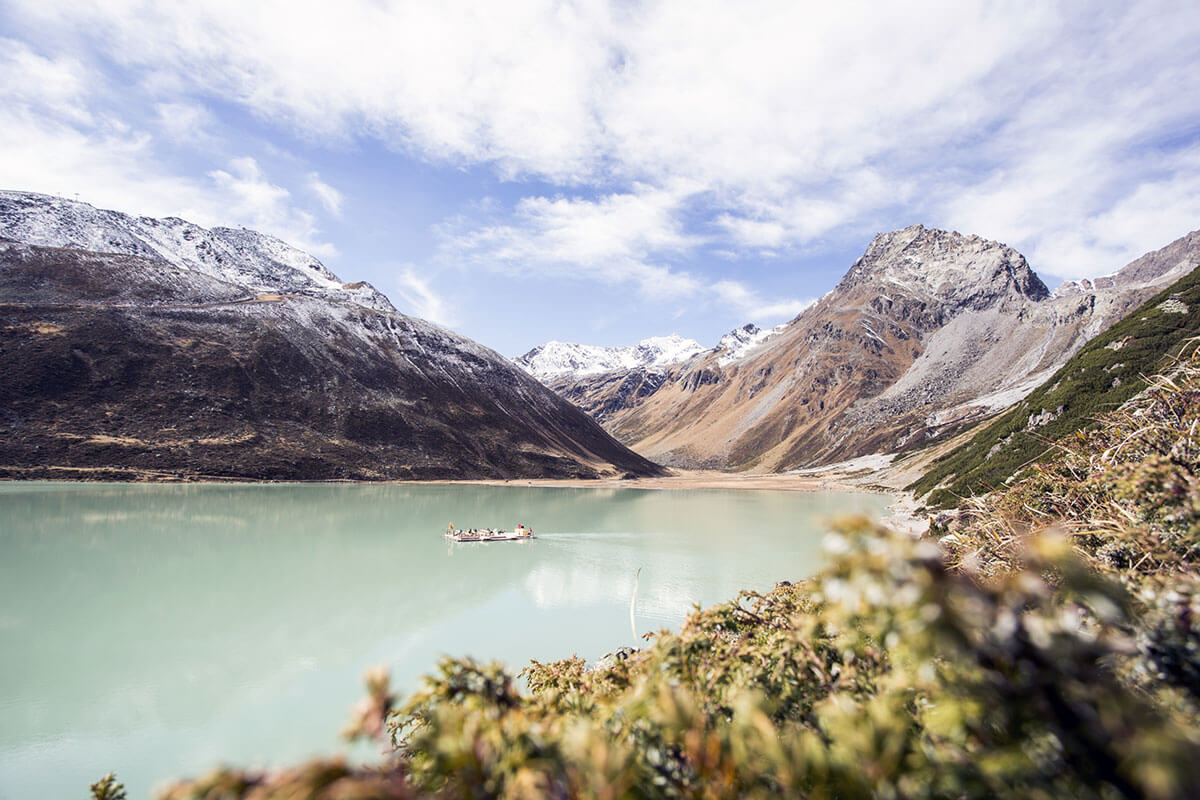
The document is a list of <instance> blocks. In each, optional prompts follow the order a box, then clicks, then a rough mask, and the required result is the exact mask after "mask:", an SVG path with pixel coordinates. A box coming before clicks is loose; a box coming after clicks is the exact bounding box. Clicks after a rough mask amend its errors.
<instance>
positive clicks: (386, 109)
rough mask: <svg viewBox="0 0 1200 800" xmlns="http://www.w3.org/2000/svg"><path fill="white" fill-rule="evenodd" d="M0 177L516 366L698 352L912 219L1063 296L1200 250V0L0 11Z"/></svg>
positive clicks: (810, 288)
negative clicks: (247, 262)
mask: <svg viewBox="0 0 1200 800" xmlns="http://www.w3.org/2000/svg"><path fill="white" fill-rule="evenodd" d="M834 6H836V7H834ZM0 187H3V188H10V189H26V190H32V191H40V192H47V193H52V194H62V195H64V196H67V197H73V196H75V195H78V196H79V198H80V199H82V200H86V201H88V202H90V203H92V204H93V205H97V206H100V207H105V208H117V209H120V210H123V211H128V212H131V213H139V214H149V215H155V216H165V215H175V216H181V217H184V218H187V219H191V220H193V221H195V222H198V223H200V224H205V225H217V224H225V225H245V226H247V227H252V228H256V229H258V230H262V231H265V232H268V233H272V234H274V235H276V236H279V237H280V238H283V239H285V240H287V241H289V242H291V243H293V244H295V245H297V246H299V247H303V248H304V249H307V250H309V251H310V252H312V253H314V254H315V255H317V256H318V257H319V258H321V259H322V260H323V261H324V262H325V263H326V264H327V265H328V266H329V267H330V268H331V269H333V270H334V271H335V272H336V273H337V274H338V275H339V276H340V277H341V278H342V279H343V280H346V281H355V280H368V281H370V282H371V283H373V284H375V286H376V287H378V288H379V289H380V290H381V291H383V292H384V293H385V294H387V295H388V296H389V297H390V298H391V299H392V301H393V302H394V303H395V305H396V306H397V307H398V308H399V309H400V310H401V311H404V312H406V313H411V314H416V315H418V316H423V317H426V318H429V319H432V320H434V321H436V322H439V323H441V324H444V325H447V326H448V327H451V328H453V329H455V330H457V331H460V332H462V333H464V334H466V335H468V336H471V337H472V338H475V339H477V340H478V341H480V342H482V343H484V344H486V345H488V346H491V347H493V348H495V349H497V350H499V351H501V352H502V353H505V354H507V355H516V354H519V353H521V352H524V351H525V350H527V349H529V348H530V347H532V346H534V345H536V344H539V343H541V342H543V341H546V340H548V339H560V340H566V341H580V342H585V343H589V344H607V345H619V344H631V343H633V342H635V341H637V340H639V339H641V338H644V337H647V336H652V335H663V334H667V333H672V332H675V333H679V334H682V335H684V336H690V337H692V338H695V339H698V340H700V341H701V342H704V343H706V344H713V343H715V342H716V339H717V338H718V337H719V336H720V335H721V334H722V333H724V332H725V331H727V330H729V329H731V328H733V327H735V326H738V325H741V324H744V323H745V322H751V321H752V322H756V323H758V324H760V325H764V326H765V325H770V324H775V323H778V322H780V321H783V320H785V319H788V318H789V317H791V316H792V315H794V314H795V313H797V311H799V310H800V309H801V308H803V307H804V305H805V303H807V302H809V301H811V300H812V299H814V298H816V297H819V296H820V295H821V294H823V293H824V292H826V291H828V290H829V289H831V288H832V287H833V285H834V284H835V283H836V282H837V280H838V279H839V278H840V277H841V275H842V274H843V273H844V272H845V271H846V269H847V268H848V267H849V266H850V264H851V263H852V262H853V261H854V259H855V258H856V257H857V256H858V255H859V254H860V253H861V252H862V251H863V249H864V248H865V247H866V245H867V243H868V242H869V241H870V238H871V236H872V235H873V234H874V233H876V232H879V231H886V230H892V229H895V228H900V227H904V226H906V225H910V224H912V223H914V222H922V223H924V224H926V225H931V226H936V227H942V228H947V229H954V230H959V231H962V232H964V233H978V234H980V235H982V236H986V237H988V238H994V239H999V240H1001V241H1004V242H1006V243H1008V244H1011V245H1012V246H1014V247H1016V248H1017V249H1018V250H1020V251H1021V252H1022V253H1024V254H1025V255H1026V257H1027V258H1028V259H1029V261H1030V263H1031V265H1032V266H1033V268H1034V269H1035V270H1037V271H1038V272H1039V274H1041V275H1042V276H1043V278H1044V279H1045V280H1046V281H1047V283H1049V284H1050V285H1051V286H1053V285H1055V284H1056V283H1057V282H1058V281H1059V280H1061V279H1064V278H1075V277H1086V276H1094V275H1100V274H1105V273H1108V272H1111V271H1113V270H1115V269H1117V268H1119V267H1120V266H1122V265H1123V264H1125V263H1127V262H1128V261H1129V260H1131V259H1133V258H1135V257H1137V256H1138V255H1141V254H1142V253H1144V252H1146V251H1148V250H1151V249H1155V248H1157V247H1160V246H1162V245H1164V244H1166V243H1167V242H1169V241H1171V240H1173V239H1175V238H1177V237H1179V236H1181V235H1183V234H1185V233H1187V232H1188V231H1191V230H1194V229H1196V228H1200V11H1197V9H1196V6H1195V3H1194V2H1154V1H1153V0H1149V1H1147V2H1138V3H1132V4H1127V3H1116V2H1109V3H1103V2H1092V3H1089V2H1069V3H1067V2H1064V3H1053V2H1045V1H1043V2H1026V3H1023V2H1007V3H994V2H970V0H962V1H960V2H942V3H932V2H913V3H905V4H885V3H857V2H840V3H837V4H831V3H812V4H809V3H798V2H776V1H775V0H769V1H768V0H762V1H758V0H743V2H732V3H714V2H706V0H693V1H692V2H686V3H638V2H609V3H605V2H595V1H593V0H579V1H578V2H537V1H533V0H531V1H529V2H526V1H525V0H520V1H518V0H504V1H503V2H486V3H484V2H476V3H460V2H455V1H454V0H444V1H443V2H437V3H386V2H380V1H379V0H363V1H362V2H358V1H357V0H346V1H345V2H339V3H306V2H298V1H297V0H288V1H287V2H282V1H280V2H276V1H275V0H261V2H255V3H252V4H247V3H243V2H200V1H198V0H196V1H193V2H188V3H166V2H158V3H146V2H135V1H134V0H124V1H118V0H100V1H99V2H79V0H72V2H54V0H36V2H24V0H16V1H13V2H10V1H9V0H0Z"/></svg>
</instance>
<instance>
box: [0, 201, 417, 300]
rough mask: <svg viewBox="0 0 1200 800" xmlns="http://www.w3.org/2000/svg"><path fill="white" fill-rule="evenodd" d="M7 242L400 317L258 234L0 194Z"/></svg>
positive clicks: (368, 289)
mask: <svg viewBox="0 0 1200 800" xmlns="http://www.w3.org/2000/svg"><path fill="white" fill-rule="evenodd" d="M0 237H4V238H8V239H13V240H15V241H19V242H24V243H27V244H33V245H41V246H43V247H66V248H73V249H77V250H90V251H93V252H100V253H120V254H123V255H131V256H141V257H143V258H157V259H161V260H163V261H166V262H167V263H169V264H171V265H172V266H174V267H176V268H177V269H179V270H185V271H189V272H193V273H199V274H202V275H206V276H208V277H211V278H215V279H217V280H220V281H223V282H226V283H231V284H235V285H238V286H245V287H247V288H248V289H251V290H252V291H258V292H275V293H288V294H303V295H310V296H316V297H323V298H326V299H331V300H340V301H347V302H352V303H357V304H358V305H362V306H366V307H368V308H373V309H375V310H376V311H395V310H396V309H395V308H394V307H393V306H392V304H391V303H390V302H388V299H387V298H386V297H384V296H383V295H382V294H380V293H379V292H378V291H377V290H376V289H375V288H374V287H372V286H371V285H370V284H368V283H352V284H343V283H342V282H341V281H340V280H338V277H337V276H336V275H334V274H333V273H332V272H330V271H329V270H328V269H326V268H325V266H324V265H323V264H322V263H321V262H320V261H318V260H317V259H315V258H313V257H312V256H311V255H309V254H308V253H305V252H304V251H303V250H299V249H297V248H295V247H292V246H291V245H289V244H287V243H286V242H283V241H281V240H279V239H276V238H275V237H273V236H268V235H266V234H263V233H258V232H257V231H252V230H246V229H244V228H243V229H238V228H220V227H218V228H203V227H201V226H199V225H196V224H193V223H191V222H188V221H187V220H183V219H179V218H178V217H166V218H164V219H155V218H153V217H134V216H131V215H129V214H124V213H121V212H119V211H107V210H104V209H99V208H96V207H94V206H92V205H89V204H88V203H82V202H79V201H74V200H67V199H65V198H62V197H52V196H50V195H44V194H36V193H33V192H14V191H0Z"/></svg>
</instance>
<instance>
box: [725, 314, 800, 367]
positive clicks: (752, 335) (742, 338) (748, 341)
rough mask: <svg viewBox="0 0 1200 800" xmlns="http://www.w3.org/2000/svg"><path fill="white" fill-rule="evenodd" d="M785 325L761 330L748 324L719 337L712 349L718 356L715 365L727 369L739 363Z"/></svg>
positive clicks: (752, 324)
mask: <svg viewBox="0 0 1200 800" xmlns="http://www.w3.org/2000/svg"><path fill="white" fill-rule="evenodd" d="M785 327H787V323H786V322H785V323H783V324H781V325H776V326H775V327H774V328H768V329H766V330H763V329H761V328H759V327H758V326H757V325H755V324H754V323H748V324H746V325H743V326H742V327H740V328H734V329H733V330H732V331H730V332H729V333H727V334H725V335H724V336H722V337H721V341H720V342H718V343H717V346H716V347H715V348H713V349H714V350H715V351H716V352H717V353H719V355H718V356H717V364H718V365H719V366H722V367H727V366H729V365H730V364H732V363H733V362H735V361H740V360H741V359H742V358H744V357H745V356H746V355H747V354H749V352H750V351H751V350H753V349H754V348H756V347H757V346H758V345H760V344H762V343H763V342H764V341H766V340H767V339H768V338H770V337H772V336H774V335H775V334H777V333H779V332H780V331H782V330H783V329H784V328H785Z"/></svg>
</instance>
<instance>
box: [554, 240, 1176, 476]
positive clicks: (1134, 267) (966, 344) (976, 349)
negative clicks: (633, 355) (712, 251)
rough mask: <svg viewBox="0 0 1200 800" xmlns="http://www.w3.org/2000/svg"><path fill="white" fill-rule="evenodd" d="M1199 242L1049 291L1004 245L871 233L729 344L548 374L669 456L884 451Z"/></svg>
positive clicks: (1031, 377)
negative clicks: (830, 271) (669, 358)
mask: <svg viewBox="0 0 1200 800" xmlns="http://www.w3.org/2000/svg"><path fill="white" fill-rule="evenodd" d="M1196 244H1197V243H1196V242H1195V241H1194V240H1193V238H1187V237H1185V239H1184V240H1180V242H1177V243H1174V244H1172V245H1169V246H1168V247H1167V248H1164V249H1163V250H1161V251H1158V252H1156V253H1152V254H1148V255H1147V256H1144V257H1143V258H1141V259H1138V260H1137V261H1135V262H1133V263H1132V264H1130V265H1129V266H1127V267H1126V268H1124V269H1122V270H1121V271H1120V272H1118V273H1116V274H1115V275H1112V276H1109V277H1107V278H1104V279H1097V280H1096V281H1087V282H1078V283H1075V284H1068V285H1065V286H1064V287H1062V288H1061V290H1060V291H1059V292H1056V293H1051V292H1050V291H1049V290H1048V289H1047V287H1046V286H1045V284H1044V283H1043V282H1042V281H1041V279H1040V278H1038V276H1037V275H1036V274H1035V273H1034V272H1033V270H1032V269H1031V268H1030V267H1029V264H1028V263H1027V262H1026V260H1025V258H1024V257H1023V256H1022V255H1021V254H1020V253H1018V252H1017V251H1016V250H1014V249H1012V248H1011V247H1008V246H1007V245H1004V244H1001V243H999V242H995V241H990V240H987V239H983V238H981V237H979V236H967V235H963V234H960V233H957V232H947V231H941V230H936V229H930V228H925V227H924V226H921V225H914V226H911V227H908V228H904V229H902V230H898V231H893V232H891V233H885V234H879V235H877V236H876V237H875V238H874V239H873V240H872V242H871V243H870V245H869V246H868V247H867V249H866V251H865V252H864V253H863V255H862V257H860V258H859V259H858V260H857V261H856V262H855V263H854V265H853V266H852V267H851V268H850V270H849V272H847V274H846V275H845V276H844V277H843V279H842V280H841V282H840V283H839V284H838V285H837V286H836V287H835V288H834V289H833V290H832V291H831V292H829V293H828V294H826V295H825V296H824V297H822V298H821V299H820V300H819V301H818V302H817V303H815V304H813V305H812V306H810V307H809V308H808V309H806V310H805V311H804V312H802V313H801V314H800V315H799V316H797V317H796V318H795V319H794V320H792V321H791V322H789V323H787V324H786V325H784V326H782V327H781V328H780V329H777V332H776V333H775V334H774V335H772V336H771V337H770V338H769V339H767V340H765V341H763V342H762V343H761V344H760V345H759V346H756V347H754V348H752V349H751V350H749V351H748V352H745V353H742V354H740V355H739V356H738V357H735V358H733V359H729V358H725V359H722V357H721V355H719V354H718V353H716V352H710V353H707V354H701V355H699V356H696V357H693V358H692V359H690V360H689V361H687V362H685V363H684V364H682V365H679V366H676V367H673V368H670V369H668V370H666V371H665V373H664V374H663V375H661V376H659V377H656V378H654V379H653V380H651V381H649V382H647V381H646V380H645V377H644V375H642V374H641V373H640V372H639V371H636V370H635V371H631V372H616V373H606V374H601V375H593V376H590V377H588V378H587V379H586V380H580V381H575V382H573V383H572V384H571V385H566V383H567V382H566V381H558V382H554V383H552V385H553V386H554V388H555V389H556V390H558V391H559V392H560V394H563V395H564V396H566V397H568V398H570V399H572V400H573V401H574V402H576V403H577V404H579V405H581V406H582V407H584V408H585V409H587V410H589V411H591V412H592V413H593V415H594V416H596V417H597V418H598V419H601V420H602V421H603V422H604V425H605V427H606V428H607V429H608V430H609V431H610V432H612V433H613V434H614V435H615V436H616V437H617V438H618V439H619V440H621V441H622V442H624V443H626V444H628V445H629V446H631V447H632V448H633V449H634V450H636V451H637V452H639V453H641V454H643V455H645V456H647V457H648V458H652V459H654V460H655V461H658V462H660V463H664V464H669V465H673V466H682V467H710V468H733V469H752V470H756V471H784V470H788V469H794V468H799V467H804V466H813V465H821V464H828V463H833V462H840V461H844V460H847V459H851V458H856V457H859V456H864V455H869V454H872V453H886V452H894V451H896V450H898V449H900V448H903V447H911V446H914V445H916V444H919V443H920V442H923V441H926V440H928V439H930V438H933V437H936V436H939V435H942V434H945V433H948V432H950V431H954V430H960V429H962V428H963V427H965V426H966V425H968V424H971V423H973V422H975V421H977V420H979V419H982V418H984V417H986V416H989V415H991V414H994V413H996V412H997V411H999V410H1001V409H1003V408H1005V407H1007V406H1009V405H1011V404H1012V403H1014V402H1016V401H1017V400H1020V399H1021V398H1022V397H1024V396H1025V395H1026V394H1028V393H1029V392H1030V391H1032V390H1033V389H1034V388H1035V387H1036V386H1037V385H1038V384H1040V383H1041V382H1042V381H1043V380H1044V379H1045V378H1046V377H1048V376H1049V375H1050V374H1052V373H1053V372H1054V371H1055V370H1056V369H1057V368H1058V367H1060V366H1061V365H1062V364H1063V363H1064V362H1065V361H1066V360H1067V359H1068V358H1069V357H1070V356H1071V355H1073V354H1074V353H1075V352H1076V351H1077V350H1078V349H1079V348H1080V347H1082V346H1083V345H1084V344H1085V343H1086V342H1087V341H1088V340H1090V339H1091V338H1093V337H1095V336H1096V335H1097V334H1098V333H1100V332H1101V331H1102V330H1104V329H1105V328H1107V327H1108V326H1109V325H1111V324H1112V323H1114V322H1116V321H1117V320H1119V319H1121V318H1122V317H1123V316H1124V315H1125V314H1126V313H1127V312H1128V311H1129V310H1130V309H1132V308H1133V307H1135V306H1136V305H1137V304H1138V303H1140V302H1142V301H1143V300H1144V299H1146V297H1148V296H1149V295H1151V294H1153V293H1154V292H1155V291H1157V289H1158V288H1161V287H1162V286H1163V285H1165V284H1166V283H1169V282H1170V281H1171V280H1173V279H1174V278H1175V277H1178V275H1180V274H1182V272H1183V271H1186V270H1187V269H1188V265H1189V264H1191V265H1194V264H1195V263H1197V254H1198V252H1200V248H1197V247H1196Z"/></svg>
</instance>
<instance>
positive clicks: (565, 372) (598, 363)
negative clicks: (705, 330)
mask: <svg viewBox="0 0 1200 800" xmlns="http://www.w3.org/2000/svg"><path fill="white" fill-rule="evenodd" d="M707 349H708V348H706V347H704V346H703V345H701V344H700V343H699V342H697V341H695V340H693V339H685V338H683V337H682V336H678V335H676V334H671V335H670V336H652V337H650V338H649V339H643V340H642V341H640V342H638V343H637V344H635V345H631V346H629V347H597V346H595V345H587V344H574V343H571V342H557V341H552V342H547V343H546V344H544V345H541V346H539V347H535V348H533V349H532V350H530V351H529V352H528V353H526V354H525V355H523V356H520V357H518V358H515V359H513V360H514V362H515V363H516V364H517V365H518V366H520V367H521V368H523V369H524V370H525V371H526V372H528V373H529V374H530V375H533V376H534V377H535V378H537V379H538V380H539V381H542V382H543V383H545V382H546V381H551V380H558V379H561V378H565V377H573V378H579V377H583V376H586V375H599V374H602V373H605V372H615V371H617V370H625V369H636V368H638V367H642V368H656V367H666V366H669V365H671V364H678V363H679V362H681V361H686V360H687V359H689V358H691V357H692V356H694V355H696V354H697V353H703V352H704V351H705V350H707Z"/></svg>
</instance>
